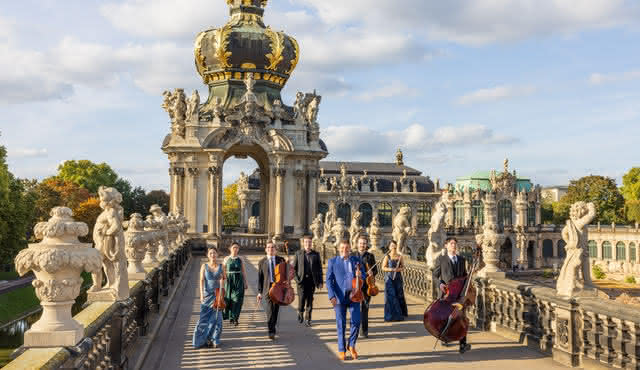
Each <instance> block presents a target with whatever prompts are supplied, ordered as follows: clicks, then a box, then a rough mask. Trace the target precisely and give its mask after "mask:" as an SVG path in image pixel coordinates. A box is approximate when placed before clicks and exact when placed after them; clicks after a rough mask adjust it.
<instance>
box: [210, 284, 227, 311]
mask: <svg viewBox="0 0 640 370" xmlns="http://www.w3.org/2000/svg"><path fill="white" fill-rule="evenodd" d="M225 308H227V302H225V300H224V288H223V287H220V288H216V299H215V300H214V301H213V309H214V310H217V311H222V310H224V309H225Z"/></svg>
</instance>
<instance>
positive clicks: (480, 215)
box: [471, 200, 484, 226]
mask: <svg viewBox="0 0 640 370" xmlns="http://www.w3.org/2000/svg"><path fill="white" fill-rule="evenodd" d="M471 224H472V225H481V226H482V225H484V203H482V201H481V200H474V201H473V202H471Z"/></svg>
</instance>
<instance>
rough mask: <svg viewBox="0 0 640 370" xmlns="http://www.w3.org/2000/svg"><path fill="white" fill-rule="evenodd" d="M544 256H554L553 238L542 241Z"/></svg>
mask: <svg viewBox="0 0 640 370" xmlns="http://www.w3.org/2000/svg"><path fill="white" fill-rule="evenodd" d="M542 257H544V258H550V257H553V240H550V239H545V240H543V241H542Z"/></svg>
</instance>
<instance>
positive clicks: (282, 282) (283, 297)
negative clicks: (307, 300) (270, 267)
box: [269, 250, 296, 306]
mask: <svg viewBox="0 0 640 370" xmlns="http://www.w3.org/2000/svg"><path fill="white" fill-rule="evenodd" d="M288 252H289V251H288V250H287V259H285V260H284V261H282V262H280V263H279V264H277V265H276V267H275V271H274V273H275V279H274V281H273V284H272V285H271V288H269V298H271V301H272V302H273V303H276V304H278V305H280V306H288V305H290V304H291V302H293V300H294V299H295V297H296V293H295V291H294V290H293V287H292V286H291V279H293V275H294V271H293V267H292V266H291V264H289V261H288V257H289V254H288Z"/></svg>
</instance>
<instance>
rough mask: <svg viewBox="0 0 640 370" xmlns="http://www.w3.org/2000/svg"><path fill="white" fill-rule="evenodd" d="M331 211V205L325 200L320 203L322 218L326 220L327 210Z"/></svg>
mask: <svg viewBox="0 0 640 370" xmlns="http://www.w3.org/2000/svg"><path fill="white" fill-rule="evenodd" d="M328 211H329V205H328V204H327V203H324V202H320V203H318V213H322V219H323V220H324V218H325V216H326V215H327V212H328Z"/></svg>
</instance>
